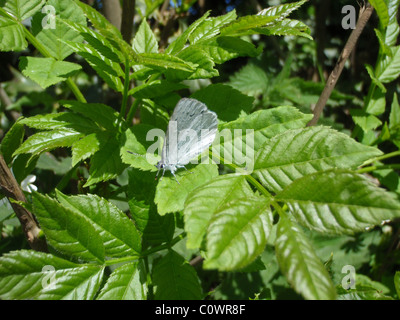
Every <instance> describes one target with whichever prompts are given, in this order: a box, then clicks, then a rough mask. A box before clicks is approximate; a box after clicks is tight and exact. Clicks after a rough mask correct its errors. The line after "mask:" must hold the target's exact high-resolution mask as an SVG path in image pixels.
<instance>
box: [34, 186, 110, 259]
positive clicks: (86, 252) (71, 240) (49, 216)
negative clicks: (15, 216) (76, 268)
mask: <svg viewBox="0 0 400 320" xmlns="http://www.w3.org/2000/svg"><path fill="white" fill-rule="evenodd" d="M33 212H34V214H35V216H36V217H37V218H38V220H39V223H40V227H41V229H42V230H43V232H44V234H45V235H46V240H47V242H48V243H49V244H50V245H51V246H52V247H54V248H55V249H56V250H58V251H60V252H62V253H64V254H66V255H68V256H71V257H72V258H75V259H78V260H80V259H82V260H84V261H96V262H100V263H102V262H104V246H103V241H102V238H101V236H100V235H99V234H98V232H97V230H96V229H95V228H94V227H93V226H92V224H91V222H90V221H89V220H88V219H86V218H84V217H82V216H81V215H79V214H77V213H75V212H74V211H72V210H70V209H68V208H66V207H64V206H63V205H61V204H60V203H58V202H57V201H56V200H54V199H51V198H49V197H47V196H44V195H41V194H40V193H37V192H35V193H34V194H33Z"/></svg>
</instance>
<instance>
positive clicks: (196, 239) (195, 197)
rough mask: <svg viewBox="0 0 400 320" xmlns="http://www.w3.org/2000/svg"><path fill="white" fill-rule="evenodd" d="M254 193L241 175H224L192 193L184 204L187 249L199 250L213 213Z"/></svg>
mask: <svg viewBox="0 0 400 320" xmlns="http://www.w3.org/2000/svg"><path fill="white" fill-rule="evenodd" d="M253 196H254V193H253V191H252V190H251V188H250V186H249V185H248V183H247V181H246V178H245V177H244V176H243V175H234V174H226V175H222V176H219V177H216V178H214V179H212V180H210V181H209V182H207V183H206V184H204V185H203V186H201V187H199V188H197V189H195V190H194V191H192V192H191V193H190V194H189V195H188V197H187V199H186V202H185V208H184V218H185V231H186V233H187V235H188V240H187V244H186V245H187V247H188V248H199V247H200V245H201V242H202V240H203V237H204V235H205V234H206V230H207V228H208V225H209V223H210V220H211V219H212V217H213V215H214V213H215V212H216V211H217V210H218V209H219V208H221V207H223V206H224V205H225V204H226V203H228V202H230V201H232V200H234V199H237V198H245V197H253Z"/></svg>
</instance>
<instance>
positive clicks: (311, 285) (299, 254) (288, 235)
mask: <svg viewBox="0 0 400 320" xmlns="http://www.w3.org/2000/svg"><path fill="white" fill-rule="evenodd" d="M275 251H276V256H277V259H278V263H279V266H280V269H281V271H282V272H283V273H284V274H285V276H286V278H287V280H288V281H289V283H290V284H291V285H292V286H293V288H294V290H295V291H296V292H297V293H299V294H301V295H302V296H303V297H304V298H306V299H310V300H313V299H320V300H325V299H332V300H333V299H335V298H336V290H335V287H334V286H333V283H332V280H331V279H330V277H329V274H328V271H327V270H326V269H325V267H324V265H323V264H322V262H321V260H320V259H319V258H318V256H317V255H316V253H315V251H314V249H313V247H312V245H311V243H310V241H309V240H308V239H307V237H306V236H305V235H304V233H303V232H302V230H301V229H300V227H299V226H298V225H297V224H296V223H295V222H293V221H291V220H290V219H289V218H288V217H286V215H280V217H279V222H278V227H277V231H276V240H275Z"/></svg>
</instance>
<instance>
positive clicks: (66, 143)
mask: <svg viewBox="0 0 400 320" xmlns="http://www.w3.org/2000/svg"><path fill="white" fill-rule="evenodd" d="M81 137H83V134H82V133H80V132H77V131H75V130H73V129H57V130H52V131H43V132H39V133H35V134H34V135H32V136H30V137H29V138H28V139H27V140H25V142H24V143H23V144H22V145H21V146H20V147H19V148H18V149H17V150H16V151H15V152H14V153H13V155H17V154H21V153H32V154H33V155H37V154H40V153H42V152H44V151H49V150H52V149H56V148H60V147H70V146H71V145H72V144H73V143H74V142H75V141H77V140H79V139H80V138H81Z"/></svg>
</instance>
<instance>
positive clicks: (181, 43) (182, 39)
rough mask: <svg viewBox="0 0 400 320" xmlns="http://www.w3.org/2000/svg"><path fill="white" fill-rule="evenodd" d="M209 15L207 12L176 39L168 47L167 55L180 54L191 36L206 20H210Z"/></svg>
mask: <svg viewBox="0 0 400 320" xmlns="http://www.w3.org/2000/svg"><path fill="white" fill-rule="evenodd" d="M209 15H210V11H207V12H206V13H205V14H204V15H203V16H202V17H201V18H199V19H197V20H196V21H195V22H193V23H192V24H191V25H190V26H189V27H188V28H187V29H186V30H185V31H184V32H183V33H182V34H181V35H180V36H179V37H178V38H176V39H175V41H173V42H172V43H171V44H170V45H169V46H168V48H167V49H166V50H165V53H167V54H171V55H176V54H177V53H179V52H180V51H181V50H182V49H183V48H184V47H185V45H186V43H187V41H188V40H189V37H190V35H191V34H192V33H193V32H194V30H196V28H198V27H199V26H200V25H201V24H202V23H203V21H204V20H206V19H207V18H208V16H209Z"/></svg>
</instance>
